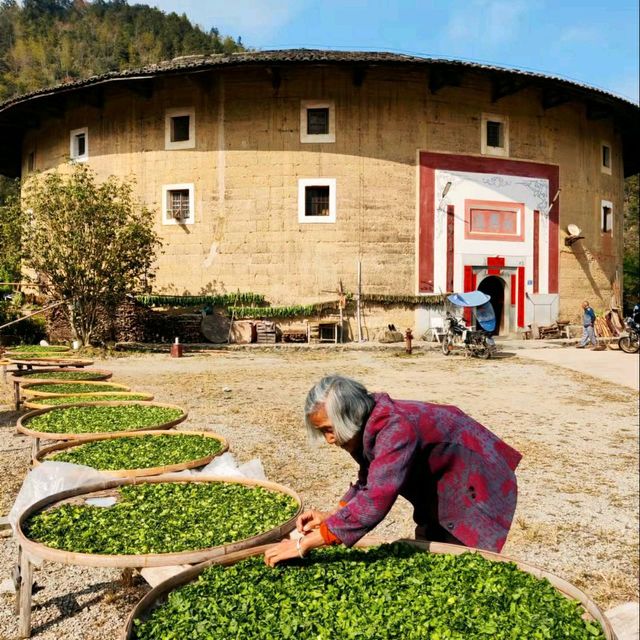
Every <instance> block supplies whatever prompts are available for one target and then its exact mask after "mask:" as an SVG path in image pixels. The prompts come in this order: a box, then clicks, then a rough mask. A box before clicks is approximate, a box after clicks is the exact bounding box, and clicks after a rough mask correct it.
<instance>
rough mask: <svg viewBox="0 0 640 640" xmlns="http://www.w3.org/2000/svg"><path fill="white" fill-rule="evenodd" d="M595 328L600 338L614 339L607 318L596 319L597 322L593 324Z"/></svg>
mask: <svg viewBox="0 0 640 640" xmlns="http://www.w3.org/2000/svg"><path fill="white" fill-rule="evenodd" d="M593 328H594V331H595V334H596V336H598V338H612V337H613V336H614V334H613V331H612V330H611V328H610V327H609V323H608V322H607V320H606V318H596V321H595V322H594V323H593Z"/></svg>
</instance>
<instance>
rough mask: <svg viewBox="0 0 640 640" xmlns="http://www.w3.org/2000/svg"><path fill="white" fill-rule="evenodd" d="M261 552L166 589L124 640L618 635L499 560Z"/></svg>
mask: <svg viewBox="0 0 640 640" xmlns="http://www.w3.org/2000/svg"><path fill="white" fill-rule="evenodd" d="M427 548H428V549H429V550H431V551H432V553H425V550H426V549H427ZM264 550H265V547H263V548H261V549H253V550H250V551H247V552H244V553H238V554H234V555H233V556H228V557H226V558H223V559H218V560H214V561H211V562H207V563H203V565H200V566H199V567H193V568H190V569H188V570H186V571H184V572H183V573H182V574H179V575H177V576H174V577H173V578H170V579H169V580H166V581H165V582H164V583H162V584H160V585H158V586H157V587H156V588H154V589H153V590H152V591H151V592H149V593H148V594H147V595H146V596H145V597H144V598H143V599H142V600H141V602H140V603H139V604H138V606H137V607H136V608H135V609H134V611H133V612H132V614H131V615H130V617H129V620H128V621H127V625H126V628H125V631H124V634H123V636H122V637H123V638H125V639H126V640H151V639H154V640H156V639H158V638H196V637H203V636H200V635H198V630H199V629H206V630H207V633H206V637H207V639H208V640H222V639H226V638H228V637H229V632H230V630H231V631H232V634H231V635H232V636H233V637H234V638H235V637H237V638H243V640H262V639H263V638H269V637H270V638H282V639H284V638H290V639H294V638H315V639H317V640H330V639H333V638H344V639H346V638H353V639H356V638H358V639H360V638H363V639H364V638H370V639H378V638H385V639H389V640H394V639H395V640H426V639H427V638H429V639H430V640H444V639H447V640H485V639H487V640H488V639H491V640H512V639H514V638H517V639H522V638H549V639H553V640H559V639H560V638H562V639H563V640H598V639H600V640H604V639H607V640H612V639H613V638H614V637H615V636H614V635H613V632H612V630H611V627H610V625H609V623H608V622H607V620H606V619H605V618H604V616H603V615H602V613H601V612H600V610H599V609H598V608H597V606H596V605H595V604H594V603H593V602H592V601H590V600H589V598H588V597H587V596H586V595H585V594H584V593H583V592H581V591H580V590H578V589H577V588H575V587H573V586H572V585H570V584H569V583H567V582H565V581H564V580H562V579H560V578H557V577H556V576H553V575H552V574H549V573H545V572H543V571H541V570H539V569H536V568H534V567H532V566H530V565H526V564H523V563H517V564H516V563H515V562H511V561H509V559H508V558H505V557H504V556H500V555H498V554H493V553H487V552H482V551H478V552H476V553H471V552H469V549H467V548H464V547H459V546H456V545H448V544H437V543H429V544H428V545H423V546H420V545H418V544H416V543H395V544H392V545H382V546H379V547H372V548H370V549H368V550H365V549H357V548H354V549H350V550H348V549H345V548H344V547H335V548H329V549H326V548H325V549H322V550H317V551H313V552H312V553H311V554H310V556H308V557H307V558H305V559H304V560H296V561H292V562H290V563H287V564H284V565H281V566H277V567H276V568H275V569H272V568H269V567H267V566H266V565H265V563H264V559H263V557H262V554H263V553H264ZM248 556H250V557H248ZM583 616H584V617H583Z"/></svg>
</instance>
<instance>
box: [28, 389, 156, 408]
mask: <svg viewBox="0 0 640 640" xmlns="http://www.w3.org/2000/svg"><path fill="white" fill-rule="evenodd" d="M133 400H139V401H144V402H150V401H151V400H153V395H152V394H151V393H141V392H140V393H138V392H135V391H123V392H118V393H96V394H91V393H82V394H78V395H72V396H52V397H44V398H42V397H37V398H27V399H26V400H24V402H23V404H24V406H25V407H26V408H27V409H51V408H53V407H59V406H61V405H68V404H79V403H87V402H131V401H133Z"/></svg>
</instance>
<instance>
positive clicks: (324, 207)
mask: <svg viewBox="0 0 640 640" xmlns="http://www.w3.org/2000/svg"><path fill="white" fill-rule="evenodd" d="M304 215H305V216H328V215H329V187H306V188H305V206H304Z"/></svg>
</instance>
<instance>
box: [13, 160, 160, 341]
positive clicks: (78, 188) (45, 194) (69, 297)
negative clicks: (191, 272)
mask: <svg viewBox="0 0 640 640" xmlns="http://www.w3.org/2000/svg"><path fill="white" fill-rule="evenodd" d="M23 220H24V224H23V251H24V266H25V267H26V268H27V269H30V270H32V271H33V273H35V275H36V277H37V279H38V281H39V283H40V284H41V285H42V287H43V291H44V292H46V293H48V294H49V295H51V296H52V297H53V298H55V299H58V300H66V301H67V305H66V308H67V310H68V316H69V321H70V324H71V327H72V330H73V332H74V334H75V336H76V337H77V338H78V339H79V340H81V342H82V344H84V345H88V344H90V341H91V336H92V333H93V331H94V328H95V325H96V320H97V318H98V314H99V312H100V310H101V309H107V310H109V309H113V308H115V306H117V305H118V303H119V302H121V301H122V300H123V298H124V297H125V295H126V294H127V293H139V292H143V291H148V290H149V289H150V282H151V280H152V278H153V273H154V263H155V257H156V253H157V251H158V250H159V248H160V241H159V239H158V236H157V234H156V233H155V231H154V230H153V214H152V212H150V211H149V210H147V209H145V208H144V207H142V206H141V205H140V204H139V203H137V202H136V201H135V200H134V198H133V194H132V188H131V186H130V185H129V184H127V183H124V182H119V181H118V180H117V179H116V178H115V177H113V176H112V177H110V178H109V179H107V180H106V181H105V182H103V183H102V184H97V182H96V178H95V174H94V173H93V172H92V171H91V170H90V169H89V168H88V167H87V166H86V165H81V164H77V165H75V166H74V167H73V168H72V170H71V173H67V174H66V175H65V174H62V173H60V172H52V173H48V174H46V175H43V176H36V177H34V178H32V179H31V180H29V182H28V183H27V184H25V186H24V193H23Z"/></svg>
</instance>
